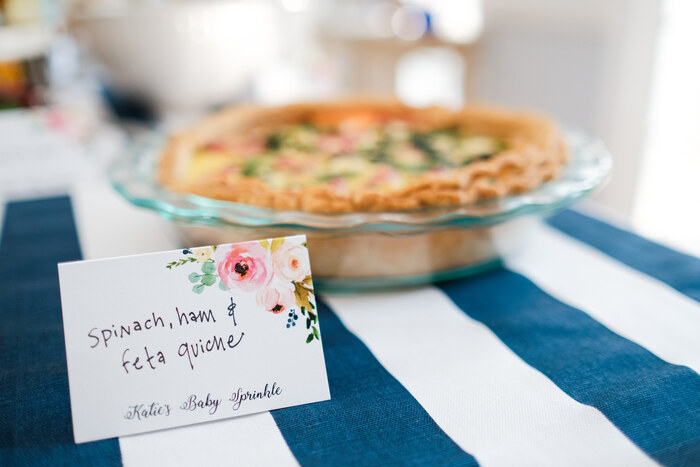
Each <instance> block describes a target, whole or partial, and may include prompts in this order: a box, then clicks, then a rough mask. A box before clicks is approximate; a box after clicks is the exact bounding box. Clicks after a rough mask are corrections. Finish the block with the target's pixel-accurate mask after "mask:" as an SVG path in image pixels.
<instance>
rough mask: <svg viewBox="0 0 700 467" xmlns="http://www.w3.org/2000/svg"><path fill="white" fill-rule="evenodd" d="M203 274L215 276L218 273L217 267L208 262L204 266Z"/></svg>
mask: <svg viewBox="0 0 700 467" xmlns="http://www.w3.org/2000/svg"><path fill="white" fill-rule="evenodd" d="M202 272H203V273H205V274H213V273H215V272H216V266H214V263H210V262H209V261H207V262H205V263H203V264H202Z"/></svg>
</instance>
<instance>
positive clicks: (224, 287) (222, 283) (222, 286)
mask: <svg viewBox="0 0 700 467" xmlns="http://www.w3.org/2000/svg"><path fill="white" fill-rule="evenodd" d="M219 288H220V289H221V290H228V287H226V284H224V281H219Z"/></svg>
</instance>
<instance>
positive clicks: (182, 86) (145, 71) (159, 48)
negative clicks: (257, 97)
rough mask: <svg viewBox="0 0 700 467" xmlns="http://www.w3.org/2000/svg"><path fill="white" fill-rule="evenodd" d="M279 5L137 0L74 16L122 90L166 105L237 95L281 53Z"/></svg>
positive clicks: (240, 0)
mask: <svg viewBox="0 0 700 467" xmlns="http://www.w3.org/2000/svg"><path fill="white" fill-rule="evenodd" d="M279 21H280V18H279V15H278V10H277V9H276V8H275V7H274V6H273V5H272V4H271V3H270V2H268V1H264V0H236V1H231V0H199V1H197V0H187V1H177V2H175V1H171V2H158V3H155V4H154V3H152V2H133V3H129V6H125V7H121V8H99V7H97V6H96V7H89V8H87V9H82V10H80V12H78V13H76V14H75V15H74V17H73V18H72V24H73V26H74V30H75V33H76V35H77V36H78V38H79V39H80V40H81V41H82V42H83V43H85V44H86V45H87V46H88V48H89V50H90V51H91V52H92V54H93V55H94V56H95V58H96V60H97V61H98V62H99V63H100V64H101V65H103V67H104V68H105V69H106V70H107V72H108V80H109V81H110V84H111V85H114V86H115V87H116V88H117V90H120V91H122V92H127V93H129V94H132V95H136V96H140V97H142V98H145V99H146V100H147V101H149V102H151V103H152V104H154V105H155V106H156V108H157V109H159V110H160V111H162V112H165V113H167V112H169V111H190V112H196V111H198V110H201V109H204V108H207V107H210V106H212V105H216V104H220V103H223V102H227V101H230V100H231V99H233V98H235V97H236V96H237V95H240V93H241V92H243V91H244V90H245V89H246V87H247V86H248V85H249V83H250V78H251V76H252V75H253V74H254V73H255V72H256V71H258V70H259V69H260V68H261V67H262V66H263V65H264V64H265V63H267V62H269V61H270V60H271V59H272V58H273V57H274V56H275V53H276V47H277V44H278V39H277V37H276V31H278V30H279V28H278V27H277V26H278V24H279Z"/></svg>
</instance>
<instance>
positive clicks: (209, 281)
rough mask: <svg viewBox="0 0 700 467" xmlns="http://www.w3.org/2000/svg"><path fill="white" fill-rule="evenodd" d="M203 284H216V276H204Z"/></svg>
mask: <svg viewBox="0 0 700 467" xmlns="http://www.w3.org/2000/svg"><path fill="white" fill-rule="evenodd" d="M202 284H204V285H206V286H210V285H214V284H216V276H215V275H214V274H204V275H203V276H202Z"/></svg>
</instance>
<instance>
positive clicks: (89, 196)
mask: <svg viewBox="0 0 700 467" xmlns="http://www.w3.org/2000/svg"><path fill="white" fill-rule="evenodd" d="M71 201H72V204H73V212H74V215H75V219H76V227H77V229H78V238H79V239H80V249H81V251H82V253H83V258H85V259H96V258H112V257H115V256H124V255H135V254H140V253H151V252H154V251H164V250H172V249H174V248H177V246H176V240H175V237H174V236H173V235H172V234H170V233H169V229H168V226H167V225H166V223H165V222H164V221H163V220H162V219H160V218H159V217H158V216H157V215H156V214H155V213H153V212H151V211H148V210H146V209H141V208H137V207H134V206H132V205H131V204H129V203H128V202H127V201H126V200H125V199H124V198H122V197H121V196H120V195H119V194H117V193H116V192H115V191H114V189H112V188H111V187H110V186H109V185H108V183H107V182H106V181H103V180H95V181H85V182H83V183H80V184H78V185H77V186H76V187H75V188H74V189H73V190H72V192H71Z"/></svg>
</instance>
